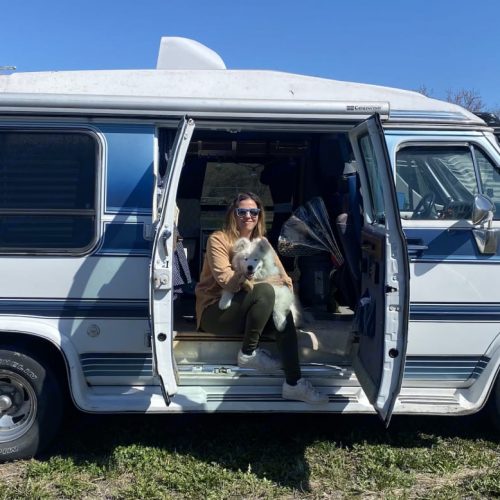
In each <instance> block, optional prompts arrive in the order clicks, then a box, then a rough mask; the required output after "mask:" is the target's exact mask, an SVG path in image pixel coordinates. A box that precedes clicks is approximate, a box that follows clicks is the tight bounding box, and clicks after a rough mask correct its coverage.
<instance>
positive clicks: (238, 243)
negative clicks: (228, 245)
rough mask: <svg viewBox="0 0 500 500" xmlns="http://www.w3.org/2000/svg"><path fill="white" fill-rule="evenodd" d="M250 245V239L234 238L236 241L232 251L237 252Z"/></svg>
mask: <svg viewBox="0 0 500 500" xmlns="http://www.w3.org/2000/svg"><path fill="white" fill-rule="evenodd" d="M249 246H250V240H249V239H248V238H240V239H239V240H236V243H235V244H234V246H233V252H234V253H239V252H242V251H243V250H246V249H247V248H248V247H249Z"/></svg>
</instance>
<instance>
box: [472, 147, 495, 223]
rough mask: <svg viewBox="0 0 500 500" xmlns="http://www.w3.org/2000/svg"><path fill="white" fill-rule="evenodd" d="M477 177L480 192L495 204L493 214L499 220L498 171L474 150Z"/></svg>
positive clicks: (487, 159)
mask: <svg viewBox="0 0 500 500" xmlns="http://www.w3.org/2000/svg"><path fill="white" fill-rule="evenodd" d="M474 155H475V157H476V162H477V167H478V170H479V175H480V177H481V192H482V193H483V194H485V195H486V196H488V197H489V198H490V200H491V201H492V202H493V203H494V204H495V206H496V211H495V213H494V214H493V215H494V218H495V220H498V219H500V169H499V167H498V166H497V165H494V164H493V163H492V162H491V161H490V159H489V158H488V157H487V156H486V155H485V154H484V153H483V152H482V151H481V150H480V149H478V148H474Z"/></svg>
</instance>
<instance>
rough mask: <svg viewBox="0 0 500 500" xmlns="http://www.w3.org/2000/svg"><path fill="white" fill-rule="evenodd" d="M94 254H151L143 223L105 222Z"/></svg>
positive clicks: (149, 242)
mask: <svg viewBox="0 0 500 500" xmlns="http://www.w3.org/2000/svg"><path fill="white" fill-rule="evenodd" d="M94 255H121V256H128V255H144V256H150V255H151V241H148V240H146V239H144V224H143V223H117V222H113V223H105V224H104V235H103V239H102V244H101V246H100V247H99V249H98V250H97V251H96V252H95V254H94Z"/></svg>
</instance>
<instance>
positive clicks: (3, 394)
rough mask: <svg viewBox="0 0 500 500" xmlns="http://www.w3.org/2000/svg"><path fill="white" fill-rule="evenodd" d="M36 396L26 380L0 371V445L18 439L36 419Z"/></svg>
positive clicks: (8, 372)
mask: <svg viewBox="0 0 500 500" xmlns="http://www.w3.org/2000/svg"><path fill="white" fill-rule="evenodd" d="M36 411H37V399H36V394H35V391H34V389H33V387H32V386H31V384H29V383H28V382H27V380H26V379H24V378H23V377H20V376H19V375H17V374H15V373H13V372H11V371H8V370H0V443H7V442H11V441H14V440H15V439H18V438H20V437H21V436H23V435H24V434H26V432H28V431H29V429H30V428H31V426H32V425H33V422H34V421H35V418H36Z"/></svg>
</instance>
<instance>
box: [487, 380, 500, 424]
mask: <svg viewBox="0 0 500 500" xmlns="http://www.w3.org/2000/svg"><path fill="white" fill-rule="evenodd" d="M486 409H487V412H488V415H489V417H490V420H491V423H492V424H493V426H494V428H495V429H496V430H497V431H498V432H500V373H499V374H498V375H497V379H496V382H495V385H494V386H493V390H492V391H491V395H490V399H489V401H488V405H487V408H486Z"/></svg>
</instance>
